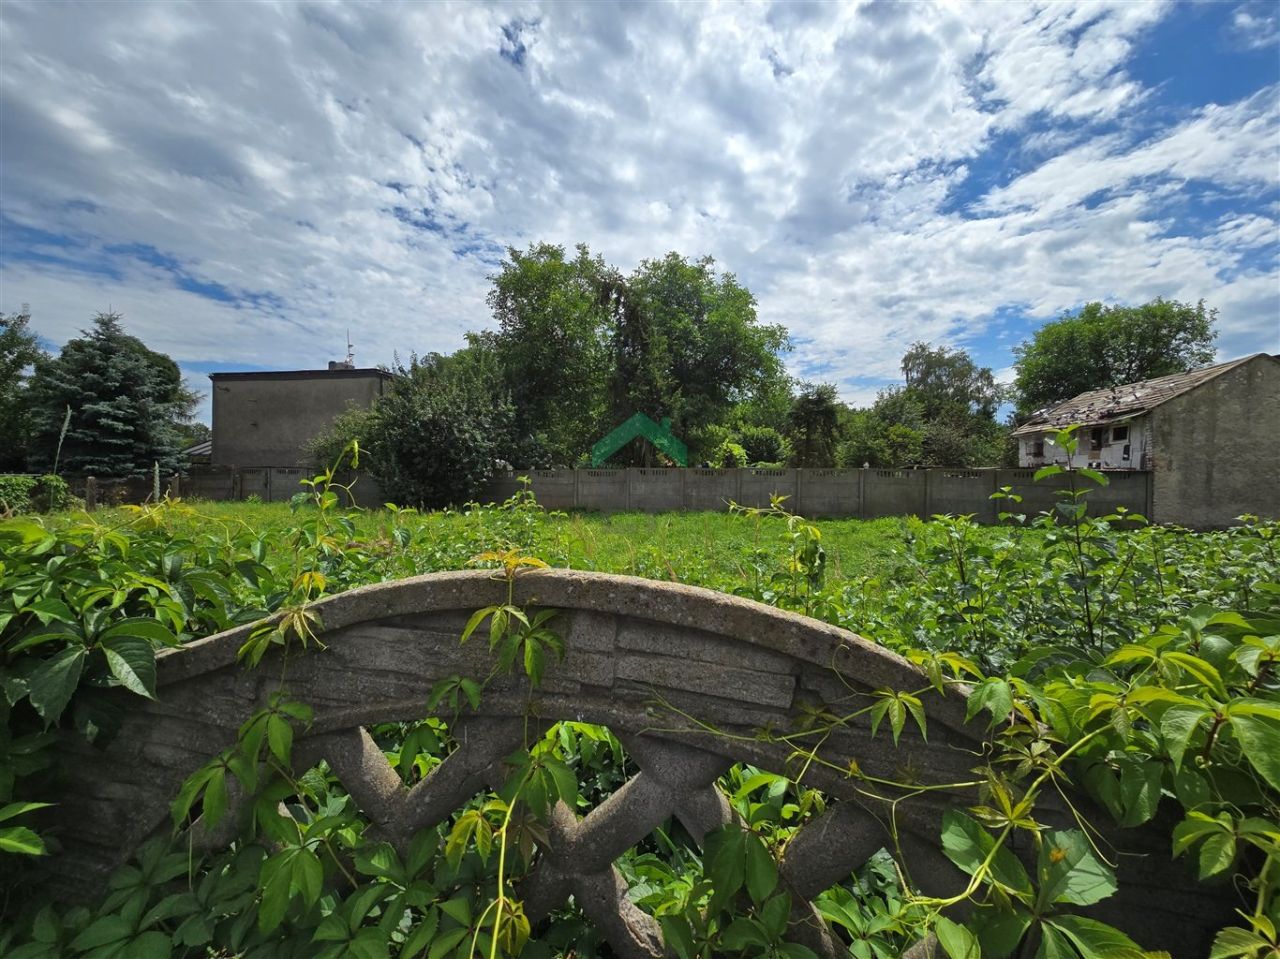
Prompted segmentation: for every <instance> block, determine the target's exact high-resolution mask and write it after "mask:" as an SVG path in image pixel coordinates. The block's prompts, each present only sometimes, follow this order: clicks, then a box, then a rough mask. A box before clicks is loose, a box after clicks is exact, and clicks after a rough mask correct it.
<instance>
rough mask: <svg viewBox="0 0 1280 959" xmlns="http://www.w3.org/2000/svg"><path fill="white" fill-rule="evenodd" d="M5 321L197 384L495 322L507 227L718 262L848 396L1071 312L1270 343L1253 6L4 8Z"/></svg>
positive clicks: (1275, 99) (1008, 340)
mask: <svg viewBox="0 0 1280 959" xmlns="http://www.w3.org/2000/svg"><path fill="white" fill-rule="evenodd" d="M0 163H2V167H0V310H3V311H5V312H11V311H14V310H16V309H18V308H19V307H20V305H21V304H23V303H28V304H30V306H31V310H32V314H33V326H34V327H35V328H36V330H37V332H39V333H40V335H41V336H42V337H43V338H44V339H45V340H46V343H47V345H49V346H51V347H56V346H58V345H60V344H61V343H63V342H64V341H65V340H66V339H68V338H69V337H71V336H73V335H75V334H76V332H77V331H78V330H79V329H81V328H83V327H84V326H86V325H87V324H88V321H89V319H90V317H91V316H92V314H93V313H94V312H96V311H98V310H103V309H107V308H108V307H110V308H114V309H115V310H117V311H119V312H121V313H123V314H124V316H125V324H126V327H127V328H128V329H129V330H130V331H131V332H133V333H135V334H136V335H138V336H141V337H142V338H143V339H144V340H145V341H146V342H147V344H148V345H150V346H151V347H153V348H155V349H158V350H161V351H163V352H166V353H169V354H170V355H172V356H174V357H175V358H176V359H178V360H179V362H180V363H181V364H182V366H183V368H184V369H185V370H186V371H187V373H188V375H189V376H190V377H191V378H192V380H193V383H194V384H195V385H197V386H198V387H203V388H205V389H207V381H205V380H204V374H205V373H208V372H211V371H217V370H235V369H298V368H308V367H316V366H322V365H323V364H324V362H325V361H326V360H329V359H337V358H341V356H342V354H343V353H344V350H345V342H346V330H347V328H348V327H349V328H350V330H351V336H352V339H353V340H354V342H355V352H356V360H357V363H359V364H360V365H375V364H378V363H386V362H389V361H390V360H391V358H392V354H393V352H394V351H399V353H400V354H401V355H402V356H404V355H407V354H408V353H409V352H411V351H415V350H416V351H418V352H420V353H421V352H428V351H432V350H436V351H442V352H448V351H452V350H454V349H456V348H458V347H459V346H461V345H462V342H463V340H462V335H463V333H464V332H465V331H466V330H471V329H480V328H483V327H485V326H487V325H489V324H490V323H491V318H490V316H489V314H488V311H487V309H486V307H485V302H484V295H485V292H486V289H487V287H488V283H487V280H486V277H487V276H488V275H490V274H491V273H493V272H494V270H495V269H496V267H497V265H498V264H499V262H500V260H501V257H502V255H503V251H504V249H505V248H506V247H507V246H510V245H514V246H521V247H522V246H525V245H526V244H528V243H531V242H535V241H539V240H548V241H552V242H555V243H562V244H566V245H572V244H575V243H578V242H585V243H588V244H589V245H590V246H591V248H592V250H593V252H599V253H601V254H603V255H604V257H605V258H606V259H607V260H609V261H610V262H613V263H615V264H617V265H618V266H620V267H622V268H624V269H629V268H631V267H633V266H634V265H635V264H636V263H638V262H639V261H640V260H641V259H642V258H644V257H649V256H658V255H661V254H663V253H665V252H666V251H668V250H678V251H680V252H682V253H685V254H689V255H699V254H710V255H712V256H714V257H715V258H716V260H717V261H718V262H719V264H720V265H721V266H722V268H724V269H726V270H731V271H733V272H734V273H736V274H737V275H738V276H739V278H740V279H741V280H742V281H743V282H745V283H746V284H747V286H748V287H749V288H750V289H751V290H752V291H753V292H754V293H755V294H756V296H757V297H758V299H759V309H760V315H761V317H762V319H765V320H767V321H769V322H779V323H783V324H785V325H786V326H788V327H789V328H790V330H791V331H792V334H793V337H794V340H795V350H794V351H793V353H792V354H791V356H790V358H789V365H790V367H791V369H792V370H793V372H795V373H796V374H797V375H800V376H802V377H805V378H808V379H820V380H826V381H830V382H835V383H837V384H838V385H839V386H840V389H841V392H842V393H843V395H844V396H845V397H846V398H848V399H851V400H865V399H868V398H870V397H871V396H873V395H874V392H875V390H876V388H877V387H878V386H880V385H882V384H884V383H886V382H889V381H891V380H894V379H896V377H897V373H898V361H899V358H900V357H901V355H902V352H903V351H904V349H905V348H906V347H907V346H908V345H909V344H910V343H911V342H912V341H914V340H918V339H924V340H929V341H933V342H935V343H948V344H952V345H957V346H963V347H966V348H968V349H969V350H971V351H972V352H973V353H974V355H975V356H976V357H977V358H978V359H979V360H980V361H981V362H983V363H984V364H986V365H989V366H991V367H993V368H995V369H996V370H1006V369H1007V368H1008V366H1009V365H1010V363H1011V362H1012V354H1011V352H1010V347H1011V346H1012V345H1013V344H1015V343H1017V342H1019V341H1020V340H1022V339H1023V338H1025V337H1026V336H1027V334H1028V333H1029V332H1030V331H1031V330H1033V329H1034V328H1035V327H1036V326H1037V325H1038V324H1039V323H1041V322H1043V321H1044V320H1045V319H1046V318H1050V317H1053V316H1056V315H1058V314H1060V313H1061V312H1062V311H1064V310H1070V309H1073V308H1076V307H1078V306H1079V305H1080V304H1082V303H1084V302H1087V301H1089V300H1095V299H1100V300H1104V301H1108V302H1132V303H1136V302H1143V301H1146V300H1148V299H1150V298H1152V297H1155V296H1165V297H1172V298H1176V299H1180V300H1191V301H1194V300H1198V299H1200V298H1204V299H1205V300H1206V302H1207V303H1208V305H1209V306H1212V307H1215V308H1217V309H1218V310H1219V311H1220V329H1221V337H1220V340H1219V347H1220V353H1221V355H1223V356H1235V355H1239V354H1242V353H1247V352H1254V351H1258V350H1267V351H1271V352H1276V351H1280V226H1278V224H1280V17H1278V16H1277V6H1276V5H1275V4H1273V3H1270V2H1260V3H1253V2H1245V0H1242V2H1223V3H1183V4H1165V3H1145V2H1135V0H1122V2H1116V3H1105V2H1103V3H1092V2H1091V3H1071V2H1060V3H1034V4H1022V3H999V2H987V3H978V4H964V3H955V2H946V3H939V4H929V3H884V2H876V3H867V4H854V3H850V4H835V3H823V4H809V3H803V2H777V3H773V4H767V3H763V4H739V3H734V4H711V3H707V4H699V3H691V2H690V3H682V4H678V5H676V4H659V3H651V4H650V3H646V4H640V3H636V4H628V5H622V6H615V5H610V4H605V3H589V4H583V5H575V4H570V3H546V4H493V5H490V4H467V5H458V6H452V5H446V4H423V3H417V4H408V5H395V4H391V3H380V4H335V3H306V2H296V3H279V4H251V3H230V2H228V3H212V2H206V3H195V4H183V3H177V2H163V3H155V4H146V3H127V2H117V3H105V2H98V3H86V4H76V3H66V2H63V3H48V2H25V0H5V2H4V3H3V5H0Z"/></svg>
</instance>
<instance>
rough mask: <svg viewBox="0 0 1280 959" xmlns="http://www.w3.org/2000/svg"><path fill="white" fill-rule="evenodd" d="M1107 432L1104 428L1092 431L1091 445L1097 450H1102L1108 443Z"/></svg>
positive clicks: (1090, 434)
mask: <svg viewBox="0 0 1280 959" xmlns="http://www.w3.org/2000/svg"><path fill="white" fill-rule="evenodd" d="M1106 438H1107V431H1106V430H1105V429H1102V428H1097V429H1094V430H1091V431H1090V433H1089V445H1090V446H1091V447H1092V448H1093V449H1095V450H1100V449H1102V444H1103V443H1104V442H1106Z"/></svg>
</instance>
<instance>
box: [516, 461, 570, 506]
mask: <svg viewBox="0 0 1280 959" xmlns="http://www.w3.org/2000/svg"><path fill="white" fill-rule="evenodd" d="M577 474H578V471H576V470H530V471H529V473H528V476H529V479H530V480H531V481H532V484H533V485H532V489H533V495H534V496H536V497H537V499H538V502H539V503H541V504H542V505H543V506H545V507H546V508H547V509H574V508H576V507H577V505H578V475H577Z"/></svg>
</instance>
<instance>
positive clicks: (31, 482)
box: [0, 476, 36, 513]
mask: <svg viewBox="0 0 1280 959" xmlns="http://www.w3.org/2000/svg"><path fill="white" fill-rule="evenodd" d="M35 485H36V478H35V477H34V476H0V513H29V512H30V511H31V493H32V490H34V489H35Z"/></svg>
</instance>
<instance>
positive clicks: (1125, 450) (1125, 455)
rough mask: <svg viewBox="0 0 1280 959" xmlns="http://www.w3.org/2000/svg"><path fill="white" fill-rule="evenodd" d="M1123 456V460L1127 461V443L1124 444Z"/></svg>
mask: <svg viewBox="0 0 1280 959" xmlns="http://www.w3.org/2000/svg"><path fill="white" fill-rule="evenodd" d="M1123 455H1124V458H1125V459H1128V458H1129V444H1128V443H1125V444H1124V454H1123Z"/></svg>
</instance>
